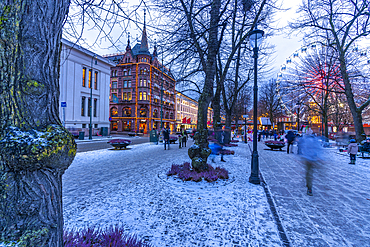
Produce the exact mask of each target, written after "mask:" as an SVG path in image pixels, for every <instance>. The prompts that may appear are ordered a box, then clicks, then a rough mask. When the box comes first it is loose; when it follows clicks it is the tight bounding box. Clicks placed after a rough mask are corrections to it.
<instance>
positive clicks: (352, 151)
mask: <svg viewBox="0 0 370 247" xmlns="http://www.w3.org/2000/svg"><path fill="white" fill-rule="evenodd" d="M349 142H350V143H349V145H348V148H347V152H348V154H349V158H350V161H349V163H348V164H351V165H354V164H356V155H357V152H358V145H357V143H356V140H355V139H351V140H350V141H349Z"/></svg>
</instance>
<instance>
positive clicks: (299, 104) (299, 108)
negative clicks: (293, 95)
mask: <svg viewBox="0 0 370 247" xmlns="http://www.w3.org/2000/svg"><path fill="white" fill-rule="evenodd" d="M301 104H302V103H301V102H299V101H298V103H297V104H296V105H297V106H298V110H297V130H298V131H299V112H300V110H301Z"/></svg>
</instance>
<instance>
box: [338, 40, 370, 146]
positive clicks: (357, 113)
mask: <svg viewBox="0 0 370 247" xmlns="http://www.w3.org/2000/svg"><path fill="white" fill-rule="evenodd" d="M338 50H339V51H340V58H339V61H340V72H341V75H342V79H343V83H344V93H345V95H346V98H347V103H348V107H349V109H350V110H351V113H352V117H353V124H354V126H355V131H356V140H357V141H358V142H360V141H362V140H364V139H365V137H366V135H365V130H364V126H363V125H362V109H361V108H359V107H357V105H356V102H355V98H354V95H353V90H352V85H351V82H350V80H349V76H348V70H347V65H346V60H345V56H344V54H345V53H344V51H343V50H341V49H340V47H339V49H338Z"/></svg>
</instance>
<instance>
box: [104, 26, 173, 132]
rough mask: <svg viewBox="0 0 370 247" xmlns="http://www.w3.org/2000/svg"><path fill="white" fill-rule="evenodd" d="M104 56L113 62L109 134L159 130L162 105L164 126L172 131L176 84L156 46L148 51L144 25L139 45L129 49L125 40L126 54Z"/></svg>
mask: <svg viewBox="0 0 370 247" xmlns="http://www.w3.org/2000/svg"><path fill="white" fill-rule="evenodd" d="M105 57H106V58H108V59H110V60H111V61H113V62H115V63H116V66H114V67H112V68H111V80H110V121H111V128H110V129H111V133H112V134H115V133H124V132H132V131H134V132H141V133H148V132H149V131H150V130H152V129H154V128H155V129H160V127H161V102H162V107H163V108H162V111H163V117H162V122H163V126H166V127H169V128H170V129H171V130H175V122H176V119H175V118H176V116H175V85H176V81H175V79H174V77H173V75H172V74H171V72H170V70H169V69H167V68H166V67H164V66H163V65H162V63H160V62H159V60H158V57H157V49H156V46H154V51H153V54H151V53H150V52H149V45H148V39H147V33H146V26H145V22H144V28H143V33H142V39H141V43H138V44H136V45H135V46H134V47H133V48H132V49H131V46H130V39H128V44H127V47H126V52H125V53H120V54H113V55H107V56H105ZM162 78H163V79H162ZM161 88H162V89H163V93H162V94H161ZM161 96H162V97H161Z"/></svg>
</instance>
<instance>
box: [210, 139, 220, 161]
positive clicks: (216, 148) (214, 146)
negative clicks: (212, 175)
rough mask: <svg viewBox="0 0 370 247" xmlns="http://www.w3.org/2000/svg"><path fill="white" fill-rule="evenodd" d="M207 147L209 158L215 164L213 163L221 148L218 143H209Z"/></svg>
mask: <svg viewBox="0 0 370 247" xmlns="http://www.w3.org/2000/svg"><path fill="white" fill-rule="evenodd" d="M208 147H209V148H210V149H211V155H210V158H211V160H212V162H213V163H216V162H215V158H216V155H219V153H220V151H221V150H222V147H221V145H220V144H219V143H218V142H214V143H211V144H209V146H208Z"/></svg>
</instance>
